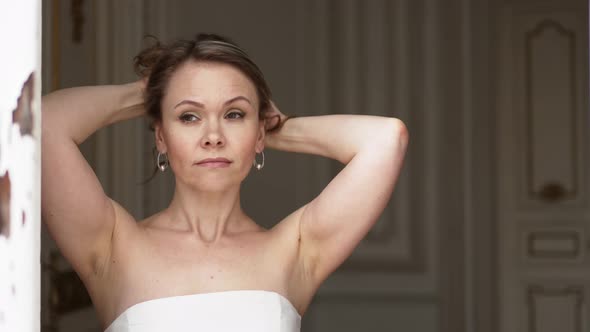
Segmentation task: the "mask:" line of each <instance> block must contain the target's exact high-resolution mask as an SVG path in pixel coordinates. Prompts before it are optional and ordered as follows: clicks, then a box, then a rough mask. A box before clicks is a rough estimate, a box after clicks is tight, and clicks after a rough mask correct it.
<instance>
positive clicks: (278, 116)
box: [264, 100, 289, 132]
mask: <svg viewBox="0 0 590 332" xmlns="http://www.w3.org/2000/svg"><path fill="white" fill-rule="evenodd" d="M287 119H289V117H288V116H286V115H285V114H283V113H282V112H281V111H280V110H279V108H278V107H277V105H276V104H275V103H274V102H273V101H272V100H271V101H270V105H269V107H268V110H267V111H266V113H265V115H264V129H265V130H266V131H267V132H273V131H277V130H279V129H281V127H282V126H283V123H285V121H287Z"/></svg>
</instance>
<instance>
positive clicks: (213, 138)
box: [201, 125, 225, 148]
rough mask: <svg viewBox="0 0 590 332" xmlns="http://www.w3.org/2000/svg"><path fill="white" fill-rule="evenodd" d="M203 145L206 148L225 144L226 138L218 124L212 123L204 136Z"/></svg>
mask: <svg viewBox="0 0 590 332" xmlns="http://www.w3.org/2000/svg"><path fill="white" fill-rule="evenodd" d="M201 145H202V146H203V147H204V148H213V147H222V146H224V145H225V138H224V137H223V134H222V133H221V129H220V128H219V126H217V125H211V126H209V128H207V132H206V133H205V135H204V136H203V139H202V141H201Z"/></svg>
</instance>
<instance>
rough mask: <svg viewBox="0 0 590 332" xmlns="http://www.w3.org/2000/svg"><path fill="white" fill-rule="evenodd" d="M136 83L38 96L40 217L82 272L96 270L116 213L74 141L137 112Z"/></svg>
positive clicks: (139, 98)
mask: <svg viewBox="0 0 590 332" xmlns="http://www.w3.org/2000/svg"><path fill="white" fill-rule="evenodd" d="M142 103H143V100H142V83H141V82H137V83H130V84H125V85H113V86H96V87H79V88H71V89H65V90H61V91H56V92H53V93H51V94H48V95H46V96H44V97H43V99H42V117H43V119H42V163H41V167H42V168H41V179H42V183H41V190H42V192H41V202H42V219H43V221H44V222H45V224H46V225H47V227H48V229H49V232H50V233H51V235H52V236H53V238H54V239H55V241H56V242H57V245H58V246H59V248H60V249H61V251H62V253H63V254H64V256H65V257H66V258H67V259H68V260H69V262H70V263H72V265H73V266H74V269H75V270H76V271H77V272H78V273H80V274H82V275H88V274H95V275H96V274H99V273H100V271H101V269H102V267H103V263H104V260H105V258H106V257H108V254H109V252H110V251H109V250H110V242H111V241H110V240H111V235H112V233H113V230H114V227H115V224H116V220H117V216H119V215H121V214H124V213H125V211H124V210H123V209H122V208H121V207H120V206H118V205H117V204H116V203H114V202H113V201H111V200H110V199H109V198H108V197H107V196H106V195H105V193H104V191H103V189H102V187H101V185H100V182H99V181H98V179H97V178H96V175H95V174H94V172H93V170H92V168H91V167H90V165H88V163H87V161H86V160H85V159H84V157H83V156H82V154H81V152H80V150H79V149H78V145H79V144H80V143H82V142H83V141H84V140H85V139H86V138H88V137H89V136H90V135H91V134H92V133H94V132H95V131H97V130H98V129H100V128H102V127H105V126H107V125H109V124H111V123H115V122H117V121H121V120H125V119H130V118H133V117H136V116H139V115H141V114H143V112H144V111H143V107H142Z"/></svg>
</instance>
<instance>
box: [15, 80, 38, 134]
mask: <svg viewBox="0 0 590 332" xmlns="http://www.w3.org/2000/svg"><path fill="white" fill-rule="evenodd" d="M34 91H35V90H34V89H33V73H31V74H30V75H29V78H27V80H26V82H25V84H23V88H22V90H21V94H20V96H19V97H18V101H17V106H16V109H15V110H14V111H13V113H12V122H13V123H16V124H18V125H19V127H20V134H21V135H31V132H32V131H33V107H32V106H33V105H32V104H33V93H34Z"/></svg>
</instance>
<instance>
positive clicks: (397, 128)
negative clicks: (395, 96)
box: [384, 118, 410, 149]
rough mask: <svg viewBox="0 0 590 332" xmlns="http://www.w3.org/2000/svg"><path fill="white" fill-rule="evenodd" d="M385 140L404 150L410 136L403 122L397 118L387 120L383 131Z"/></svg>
mask: <svg viewBox="0 0 590 332" xmlns="http://www.w3.org/2000/svg"><path fill="white" fill-rule="evenodd" d="M384 135H385V137H386V140H387V141H388V142H389V143H391V144H393V145H396V146H402V147H403V148H404V149H405V147H406V146H407V145H408V140H409V136H410V134H409V133H408V128H407V127H406V125H405V124H404V122H403V121H402V120H400V119H397V118H389V119H388V121H387V126H386V128H385V129H384Z"/></svg>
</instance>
